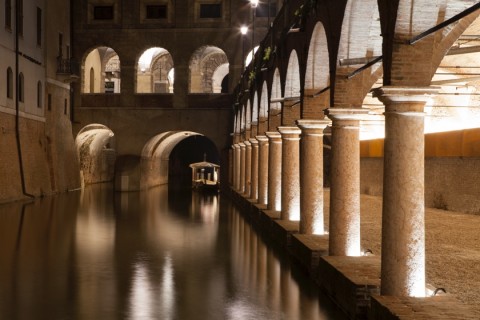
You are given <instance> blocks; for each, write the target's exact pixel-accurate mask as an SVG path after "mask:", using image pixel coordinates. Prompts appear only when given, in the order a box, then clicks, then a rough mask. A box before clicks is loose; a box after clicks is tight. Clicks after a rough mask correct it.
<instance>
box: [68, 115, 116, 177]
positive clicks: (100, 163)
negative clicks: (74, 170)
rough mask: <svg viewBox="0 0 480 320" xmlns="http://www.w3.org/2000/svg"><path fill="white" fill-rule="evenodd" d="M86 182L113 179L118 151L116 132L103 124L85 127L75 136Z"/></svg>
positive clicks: (81, 168)
mask: <svg viewBox="0 0 480 320" xmlns="http://www.w3.org/2000/svg"><path fill="white" fill-rule="evenodd" d="M75 146H76V148H77V153H78V158H79V160H80V170H81V172H82V174H83V181H84V183H85V184H93V183H99V182H106V181H112V180H113V175H114V168H115V161H116V151H115V147H116V145H115V134H114V133H113V131H112V130H111V129H110V128H108V127H107V126H104V125H102V124H97V123H93V124H89V125H87V126H85V127H83V128H82V129H81V130H80V131H79V132H78V134H77V136H76V138H75Z"/></svg>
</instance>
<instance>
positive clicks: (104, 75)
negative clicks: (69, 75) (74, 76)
mask: <svg viewBox="0 0 480 320" xmlns="http://www.w3.org/2000/svg"><path fill="white" fill-rule="evenodd" d="M92 69H93V79H94V84H93V85H92V84H91V81H92V72H91V70H92ZM120 69H121V68H120V58H119V56H118V54H117V53H116V52H115V50H113V49H112V48H110V47H105V46H98V47H95V48H93V49H91V50H90V51H88V52H87V53H86V54H85V55H84V57H83V59H82V86H81V88H82V93H120V82H121V81H120V80H121V76H120V75H121V74H120ZM92 89H93V92H92Z"/></svg>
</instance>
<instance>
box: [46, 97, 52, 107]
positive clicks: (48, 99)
mask: <svg viewBox="0 0 480 320" xmlns="http://www.w3.org/2000/svg"><path fill="white" fill-rule="evenodd" d="M47 108H48V111H51V110H52V94H51V93H49V94H48V96H47Z"/></svg>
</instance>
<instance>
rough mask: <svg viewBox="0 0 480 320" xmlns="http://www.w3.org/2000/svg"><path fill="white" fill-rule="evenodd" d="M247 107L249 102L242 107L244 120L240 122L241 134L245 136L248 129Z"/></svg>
mask: <svg viewBox="0 0 480 320" xmlns="http://www.w3.org/2000/svg"><path fill="white" fill-rule="evenodd" d="M247 105H248V101H247V102H246V103H245V104H243V105H242V119H241V122H240V133H241V134H242V135H245V133H246V128H247Z"/></svg>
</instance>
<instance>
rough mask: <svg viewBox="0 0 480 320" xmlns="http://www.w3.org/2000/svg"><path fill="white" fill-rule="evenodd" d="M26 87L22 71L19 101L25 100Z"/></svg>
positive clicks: (19, 77)
mask: <svg viewBox="0 0 480 320" xmlns="http://www.w3.org/2000/svg"><path fill="white" fill-rule="evenodd" d="M24 93H25V88H24V81H23V73H21V72H20V74H19V75H18V101H20V102H24V98H25V94H24Z"/></svg>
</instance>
